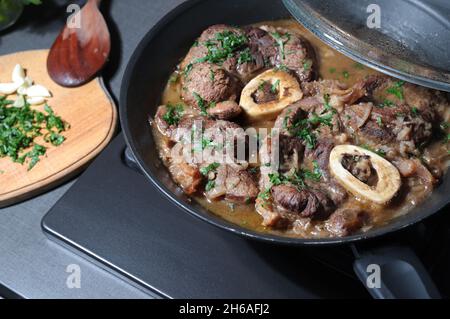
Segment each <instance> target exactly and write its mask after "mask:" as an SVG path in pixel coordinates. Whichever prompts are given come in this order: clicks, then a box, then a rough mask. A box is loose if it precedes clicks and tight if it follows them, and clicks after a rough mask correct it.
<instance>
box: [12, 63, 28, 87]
mask: <svg viewBox="0 0 450 319" xmlns="http://www.w3.org/2000/svg"><path fill="white" fill-rule="evenodd" d="M11 78H12V81H13V82H14V83H18V84H20V85H22V84H23V83H24V82H25V70H24V69H23V67H22V66H21V65H20V64H16V66H15V67H14V69H13V71H12V77H11Z"/></svg>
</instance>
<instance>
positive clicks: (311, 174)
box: [303, 161, 322, 182]
mask: <svg viewBox="0 0 450 319" xmlns="http://www.w3.org/2000/svg"><path fill="white" fill-rule="evenodd" d="M313 166H314V169H313V171H308V170H303V175H304V176H305V178H307V179H310V180H313V181H316V182H319V181H320V179H321V178H322V170H321V169H320V167H319V163H317V161H314V162H313Z"/></svg>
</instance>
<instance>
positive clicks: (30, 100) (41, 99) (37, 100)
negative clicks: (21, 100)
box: [27, 96, 45, 105]
mask: <svg viewBox="0 0 450 319" xmlns="http://www.w3.org/2000/svg"><path fill="white" fill-rule="evenodd" d="M44 102H45V97H42V96H37V97H30V98H27V103H28V104H30V105H39V104H42V103H44Z"/></svg>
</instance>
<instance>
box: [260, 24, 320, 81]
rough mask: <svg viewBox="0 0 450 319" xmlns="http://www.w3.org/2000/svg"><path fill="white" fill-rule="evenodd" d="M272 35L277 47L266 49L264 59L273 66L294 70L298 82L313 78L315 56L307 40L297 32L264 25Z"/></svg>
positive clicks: (314, 75) (314, 74)
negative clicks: (274, 49)
mask: <svg viewBox="0 0 450 319" xmlns="http://www.w3.org/2000/svg"><path fill="white" fill-rule="evenodd" d="M264 29H266V30H267V32H268V33H269V34H270V36H272V38H273V41H274V45H275V47H276V49H277V51H276V54H275V55H273V49H271V50H267V51H266V52H267V53H266V57H265V58H266V60H268V61H267V62H269V63H270V64H271V65H273V66H277V67H282V68H286V69H288V70H291V71H292V72H294V73H295V74H296V75H297V77H298V79H299V80H300V82H306V81H311V80H314V79H315V77H316V76H317V75H316V56H315V52H314V49H313V48H312V46H311V45H310V43H309V42H308V41H306V40H305V39H304V38H302V37H301V36H300V35H298V34H294V33H291V32H288V31H287V30H283V29H275V28H271V27H264Z"/></svg>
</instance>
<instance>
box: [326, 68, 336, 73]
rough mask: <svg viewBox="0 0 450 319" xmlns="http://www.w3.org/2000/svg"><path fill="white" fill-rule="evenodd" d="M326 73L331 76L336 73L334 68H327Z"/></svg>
mask: <svg viewBox="0 0 450 319" xmlns="http://www.w3.org/2000/svg"><path fill="white" fill-rule="evenodd" d="M328 72H330V73H331V74H333V73H336V68H329V69H328Z"/></svg>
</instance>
